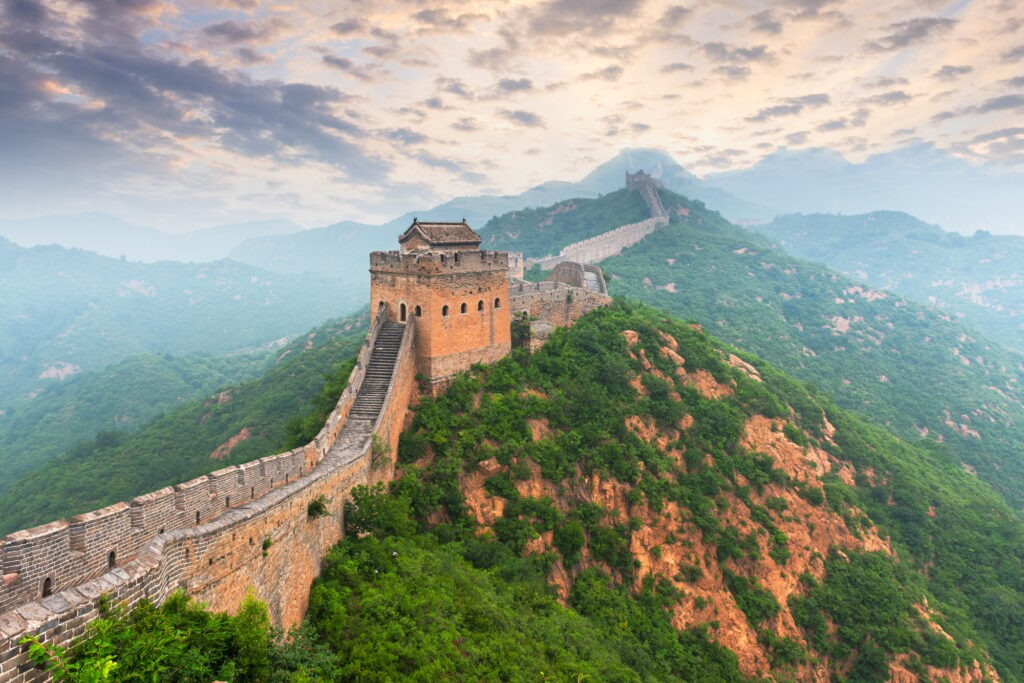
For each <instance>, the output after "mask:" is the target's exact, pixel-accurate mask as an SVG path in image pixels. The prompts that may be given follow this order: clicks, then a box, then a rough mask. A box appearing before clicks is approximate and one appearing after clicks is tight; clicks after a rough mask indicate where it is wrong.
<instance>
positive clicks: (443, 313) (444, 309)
mask: <svg viewBox="0 0 1024 683" xmlns="http://www.w3.org/2000/svg"><path fill="white" fill-rule="evenodd" d="M441 317H442V318H447V317H448V304H445V305H444V306H442V307H441Z"/></svg>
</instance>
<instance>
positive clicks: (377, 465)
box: [0, 311, 416, 683]
mask: <svg viewBox="0 0 1024 683" xmlns="http://www.w3.org/2000/svg"><path fill="white" fill-rule="evenodd" d="M386 321H387V316H386V313H385V312H383V311H382V312H381V313H380V314H379V315H378V316H377V318H376V319H375V321H374V324H373V326H372V327H371V329H370V331H369V333H368V334H367V338H366V341H365V342H364V344H363V347H362V348H361V349H360V351H359V355H358V356H357V360H356V366H355V368H354V369H353V371H352V373H351V374H350V376H349V382H348V385H347V386H346V388H345V390H344V392H343V393H342V395H341V398H340V399H339V401H338V403H337V405H336V407H335V409H334V411H332V413H331V415H330V416H329V418H328V420H327V422H326V424H325V425H324V427H323V429H322V430H321V431H320V433H319V434H318V435H317V437H316V438H315V439H314V440H313V441H312V442H310V443H309V444H307V445H306V446H304V447H302V448H297V449H294V450H291V451H288V452H285V453H280V454H277V455H273V456H270V457H266V458H261V459H259V460H256V461H253V462H249V463H245V464H242V465H236V466H233V467H227V468H224V469H222V470H218V471H216V472H213V473H211V474H209V475H206V476H203V477H198V478H196V479H193V480H191V481H188V482H185V483H182V484H178V485H176V486H171V487H166V488H163V489H160V490H159V491H154V492H152V493H149V494H146V495H142V496H138V497H136V498H134V499H132V500H131V501H130V502H129V503H117V504H115V505H112V506H109V507H107V508H103V509H102V510H96V511H94V512H89V513H85V514H83V515H76V516H75V517H72V518H71V519H68V520H60V521H57V522H52V523H50V524H46V525H43V526H40V527H36V528H35V529H29V530H25V531H18V532H15V533H13V534H10V535H8V536H7V537H6V538H5V539H4V541H3V546H2V554H0V562H2V566H3V574H4V577H3V584H2V586H0V682H3V683H11V682H15V681H17V682H21V681H42V680H47V679H48V675H47V674H46V672H44V671H41V670H39V669H36V668H35V667H34V666H33V665H32V664H31V663H30V662H29V661H28V660H27V655H26V653H25V648H24V647H23V646H21V645H20V644H19V641H20V640H21V638H22V637H24V636H26V635H35V636H37V637H39V638H41V639H42V640H44V641H46V642H51V643H55V644H62V645H66V644H67V643H68V642H69V641H70V640H72V639H74V638H77V637H78V636H80V635H82V634H83V633H84V630H85V627H86V625H87V624H88V623H89V622H90V621H92V620H93V619H95V618H96V617H97V616H99V602H100V598H101V596H103V595H107V596H109V597H110V598H111V599H113V600H114V601H117V602H123V603H125V604H127V605H129V606H132V605H134V604H136V603H137V602H138V601H139V600H142V599H144V598H145V599H149V600H153V601H155V602H158V603H159V602H161V601H162V600H163V599H165V598H166V597H167V596H168V595H170V594H171V593H172V592H174V591H176V590H184V591H185V592H186V593H188V594H189V595H192V596H194V597H196V598H197V599H199V600H201V601H203V602H205V603H207V604H208V605H209V606H210V607H211V608H212V609H216V610H225V611H233V610H235V609H237V608H238V606H239V605H240V604H241V602H242V600H243V599H244V597H245V595H246V594H247V592H248V591H250V590H252V591H255V593H256V595H257V597H258V598H260V599H261V600H263V601H264V602H265V603H266V604H267V606H268V609H269V610H270V613H271V617H272V618H273V620H274V623H275V624H277V625H279V626H282V627H289V626H292V625H295V624H297V623H298V622H299V621H300V620H301V618H302V616H303V614H304V613H305V609H306V602H307V600H308V594H309V586H310V583H311V582H312V580H313V579H314V578H315V577H316V576H317V575H318V574H319V571H320V563H321V558H322V557H323V556H324V555H325V554H326V553H327V552H328V551H329V550H330V548H331V547H333V546H334V545H335V544H336V543H337V542H338V541H339V540H341V537H342V515H343V507H344V503H345V500H346V497H347V496H348V494H349V491H351V489H352V488H353V487H354V486H357V485H359V484H367V483H372V482H374V481H381V480H385V479H388V478H390V476H391V474H392V472H393V459H386V460H385V461H382V462H375V461H374V453H373V450H374V449H373V438H372V435H377V436H378V437H379V439H378V443H379V442H380V441H383V442H384V443H385V444H387V446H388V448H389V452H390V453H391V454H394V453H396V452H397V446H398V437H399V435H400V433H401V431H402V427H403V425H404V420H405V415H406V411H407V409H408V406H409V403H410V401H411V399H412V397H413V395H414V393H415V372H416V370H415V367H416V366H415V355H414V346H415V328H414V327H413V326H411V325H409V326H401V327H400V329H401V330H402V336H401V342H400V345H399V347H398V352H397V357H396V359H395V361H394V364H393V367H392V371H391V376H390V379H389V380H388V382H387V391H386V394H385V397H384V402H383V404H382V407H381V409H380V411H379V413H377V415H376V417H375V418H373V419H365V418H360V419H352V420H349V419H348V416H349V411H350V410H351V409H352V406H353V405H354V404H355V402H356V399H357V397H358V396H359V391H360V389H361V388H362V385H363V382H364V379H365V378H366V372H367V368H368V367H369V365H370V361H371V357H372V356H373V353H374V351H375V347H376V343H377V337H378V335H379V334H380V330H381V329H382V326H383V325H384V323H385V322H386ZM320 497H322V498H323V499H324V500H326V501H327V507H328V510H329V512H330V513H331V514H330V516H326V517H316V518H313V517H310V516H309V514H308V513H307V508H308V506H309V503H310V502H311V501H313V500H315V499H318V498H320Z"/></svg>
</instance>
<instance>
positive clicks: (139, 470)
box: [0, 313, 366, 533]
mask: <svg viewBox="0 0 1024 683" xmlns="http://www.w3.org/2000/svg"><path fill="white" fill-rule="evenodd" d="M365 334H366V314H365V313H363V314H361V315H359V316H352V317H349V318H344V319H340V320H337V321H333V322H330V323H327V324H325V325H323V326H321V327H319V328H317V329H315V330H313V331H312V332H310V333H309V334H306V335H303V336H302V337H300V338H299V339H297V340H296V341H294V342H292V343H291V344H289V345H288V346H286V347H284V348H283V349H279V350H278V352H277V354H276V360H275V361H274V363H273V365H272V366H271V367H270V368H269V369H268V370H267V371H266V372H265V373H264V374H263V375H261V376H260V377H259V378H257V379H254V380H250V381H247V382H243V383H241V384H238V385H235V386H231V387H226V388H224V389H223V390H222V391H220V392H218V393H217V394H216V395H214V396H211V397H209V398H207V399H206V400H193V401H190V402H187V403H185V404H184V405H181V406H180V407H177V408H174V409H173V410H170V411H168V412H167V413H166V414H164V415H161V416H158V417H156V418H155V419H153V420H152V421H151V422H150V423H148V424H146V425H145V426H144V427H142V428H140V429H138V430H137V431H135V432H130V433H129V432H103V433H101V434H100V435H98V437H97V438H96V439H94V440H92V441H89V442H86V443H81V444H79V445H77V446H75V447H74V448H72V449H71V450H69V451H68V452H67V453H65V454H63V455H61V456H58V457H56V458H53V459H51V460H50V461H49V462H47V463H46V464H45V465H43V466H41V467H38V468H36V469H33V470H31V471H29V472H28V473H26V474H25V475H24V476H22V477H20V478H19V479H16V480H15V481H14V482H13V483H12V484H11V485H10V487H9V488H8V490H7V492H6V493H2V494H0V533H2V532H10V531H14V530H16V529H23V528H27V527H29V526H32V525H35V524H41V523H44V522H49V521H52V520H54V519H58V518H60V517H62V516H66V515H69V514H74V513H78V512H86V511H88V510H93V509H96V508H99V507H103V506H105V505H109V504H111V503H115V502H117V501H120V500H128V499H130V498H132V497H133V496H137V495H140V494H143V493H147V492H149V491H152V490H155V489H157V488H160V487H161V486H168V485H171V484H176V483H180V482H182V481H187V480H188V479H191V478H193V477H197V476H200V475H202V474H206V473H207V472H212V471H213V470H216V469H220V468H221V467H225V466H226V465H230V464H234V463H241V462H247V461H249V460H253V459H255V458H260V457H263V456H266V455H272V454H274V453H278V452H280V451H282V450H285V449H286V447H288V445H289V443H291V442H293V441H294V440H295V439H298V438H301V437H303V436H305V435H308V434H309V432H310V430H311V429H312V433H313V434H315V433H316V432H317V431H319V428H320V426H322V424H323V420H324V417H325V416H326V412H329V408H327V406H328V405H332V404H333V402H336V401H337V398H338V395H339V394H340V393H341V390H342V389H343V388H344V383H345V380H346V379H347V377H348V372H349V371H350V370H351V363H350V362H348V361H349V360H350V359H351V357H352V356H354V355H355V354H356V352H357V351H358V349H359V346H360V344H361V343H362V341H363V339H364V336H365ZM311 401H312V402H313V406H312V409H311V408H310V402H311ZM325 409H326V412H325ZM236 435H243V436H245V437H246V438H244V439H241V440H239V441H238V443H237V444H236V445H235V447H234V448H233V449H231V451H230V453H228V454H226V455H224V456H223V457H221V458H220V459H214V458H212V457H211V454H212V453H214V451H215V450H216V449H217V448H218V447H220V446H221V445H222V444H225V443H226V442H227V441H228V440H229V439H230V438H231V437H233V436H236Z"/></svg>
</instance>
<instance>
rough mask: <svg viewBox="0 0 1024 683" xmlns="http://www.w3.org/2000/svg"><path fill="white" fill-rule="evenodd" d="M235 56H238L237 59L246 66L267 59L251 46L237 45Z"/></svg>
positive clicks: (260, 62)
mask: <svg viewBox="0 0 1024 683" xmlns="http://www.w3.org/2000/svg"><path fill="white" fill-rule="evenodd" d="M235 56H236V57H238V61H240V62H242V63H243V64H245V65H247V66H251V65H253V64H262V63H263V62H266V61H269V60H268V59H267V57H265V56H264V55H262V54H260V53H259V52H257V51H256V50H253V49H252V48H251V47H238V48H235Z"/></svg>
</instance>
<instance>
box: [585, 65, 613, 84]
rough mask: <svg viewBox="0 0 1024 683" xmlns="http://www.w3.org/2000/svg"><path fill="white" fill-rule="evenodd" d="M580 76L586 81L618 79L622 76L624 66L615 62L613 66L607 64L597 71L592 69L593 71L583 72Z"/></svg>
mask: <svg viewBox="0 0 1024 683" xmlns="http://www.w3.org/2000/svg"><path fill="white" fill-rule="evenodd" d="M580 78H582V79H583V80H585V81H590V80H599V81H617V80H619V79H620V78H622V67H621V66H618V65H617V64H613V65H612V66H606V67H605V68H603V69H598V70H597V71H592V72H591V73H588V74H583V75H582V76H580Z"/></svg>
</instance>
